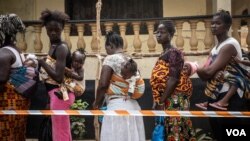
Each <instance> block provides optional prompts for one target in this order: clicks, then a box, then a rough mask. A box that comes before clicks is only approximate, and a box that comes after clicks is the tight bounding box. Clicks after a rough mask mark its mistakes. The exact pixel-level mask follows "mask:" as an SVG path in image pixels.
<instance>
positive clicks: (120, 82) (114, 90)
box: [106, 74, 145, 99]
mask: <svg viewBox="0 0 250 141" xmlns="http://www.w3.org/2000/svg"><path fill="white" fill-rule="evenodd" d="M128 85H129V83H128V82H127V81H125V80H124V79H123V78H122V77H120V76H118V75H116V74H113V75H112V77H111V80H110V85H109V88H108V90H107V92H106V93H107V94H108V95H125V96H127V95H128ZM135 85H136V86H135V91H134V93H133V94H132V96H131V98H132V99H138V98H140V97H141V96H142V95H143V94H144V90H145V83H144V80H143V79H142V78H141V77H140V78H139V79H137V80H136V84H135Z"/></svg>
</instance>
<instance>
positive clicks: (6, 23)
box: [0, 14, 30, 141]
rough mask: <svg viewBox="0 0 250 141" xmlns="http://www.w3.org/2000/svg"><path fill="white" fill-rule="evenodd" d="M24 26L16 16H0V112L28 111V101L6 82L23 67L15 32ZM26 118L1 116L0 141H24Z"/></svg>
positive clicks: (21, 29)
mask: <svg viewBox="0 0 250 141" xmlns="http://www.w3.org/2000/svg"><path fill="white" fill-rule="evenodd" d="M24 30H25V26H24V24H23V22H22V20H21V19H20V18H19V17H18V16H17V15H16V14H7V15H0V64H1V67H0V110H28V109H29V105H30V101H29V100H28V99H26V98H24V97H22V96H21V95H20V94H18V93H17V92H16V91H15V90H14V87H13V86H11V84H10V83H9V82H8V80H9V79H10V74H11V70H12V69H16V68H19V67H22V66H23V63H22V62H23V61H24V56H23V55H22V54H21V51H20V50H19V49H18V48H17V47H16V34H17V32H24ZM26 120H27V117H26V116H21V115H4V116H3V115H1V116H0V140H1V141H25V133H26Z"/></svg>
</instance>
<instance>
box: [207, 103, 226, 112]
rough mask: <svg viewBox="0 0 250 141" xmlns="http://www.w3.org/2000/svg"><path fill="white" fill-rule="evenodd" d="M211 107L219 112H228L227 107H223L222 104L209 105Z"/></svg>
mask: <svg viewBox="0 0 250 141" xmlns="http://www.w3.org/2000/svg"><path fill="white" fill-rule="evenodd" d="M209 106H211V107H213V108H216V109H219V110H223V111H226V110H227V106H228V105H226V106H222V105H221V104H219V103H217V102H214V103H209Z"/></svg>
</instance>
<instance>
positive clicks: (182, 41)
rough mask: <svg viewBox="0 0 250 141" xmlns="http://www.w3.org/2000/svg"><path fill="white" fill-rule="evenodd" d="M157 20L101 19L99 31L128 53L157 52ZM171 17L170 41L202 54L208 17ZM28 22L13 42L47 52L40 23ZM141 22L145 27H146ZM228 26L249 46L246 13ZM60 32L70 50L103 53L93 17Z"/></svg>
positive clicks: (208, 44) (208, 36)
mask: <svg viewBox="0 0 250 141" xmlns="http://www.w3.org/2000/svg"><path fill="white" fill-rule="evenodd" d="M241 19H244V20H245V21H247V26H245V27H244V34H243V32H242V27H241V25H240V23H241ZM159 20H160V19H156V20H154V19H148V20H141V21H140V20H138V21H134V20H132V21H130V20H128V21H126V20H121V21H118V20H117V21H116V20H113V21H112V20H111V21H105V22H104V21H102V22H101V26H104V27H105V29H104V31H103V32H102V33H103V34H104V32H105V31H110V30H114V31H115V32H117V33H119V34H120V35H121V37H122V38H123V40H124V50H125V51H127V52H128V53H129V54H132V53H133V52H136V53H140V54H147V56H150V55H149V54H151V55H152V54H159V53H160V52H161V51H162V49H161V47H160V45H159V44H158V43H157V41H156V38H155V35H154V32H155V31H156V30H157V29H155V27H157V25H156V24H158V23H159ZM162 20H164V19H162ZM173 21H174V23H175V26H176V33H175V35H174V38H173V44H174V46H176V47H177V48H179V49H181V50H183V51H184V52H186V54H191V55H194V54H204V53H205V52H207V51H208V50H210V49H211V48H212V47H213V45H214V43H215V41H214V37H213V35H212V33H211V18H210V17H207V16H206V17H204V18H202V17H199V18H194V17H192V18H191V19H189V18H188V17H185V18H177V19H173ZM184 23H185V24H184ZM73 25H74V26H75V27H76V32H75V34H76V35H72V31H71V29H72V28H71V27H72V26H73ZM28 26H32V27H33V30H34V31H33V34H28V36H29V37H28V36H26V34H19V35H18V36H19V38H18V40H17V46H18V47H19V48H20V49H21V50H22V51H23V52H27V50H29V52H32V51H31V50H33V52H34V53H42V50H43V52H47V50H48V47H46V48H43V44H45V45H46V46H47V44H48V43H49V40H48V38H47V35H46V31H45V29H44V27H42V25H41V24H39V22H37V21H35V22H34V23H33V24H32V23H29V24H28ZM129 26H130V27H129ZM143 26H144V27H146V30H145V28H144V27H143ZM128 27H129V28H130V29H132V31H130V32H129V34H128V31H127V30H128ZM143 28H144V30H145V31H143V34H142V29H143ZM86 29H89V30H90V31H89V33H91V34H90V35H89V34H88V35H86V33H85V31H86ZM231 29H232V30H231V31H232V33H231V34H232V36H233V37H235V38H236V39H237V40H238V41H239V42H240V43H241V45H242V48H243V49H245V50H250V33H249V32H248V31H249V29H250V19H248V18H246V17H243V18H239V17H237V18H234V19H233V24H232V28H231ZM145 32H146V34H145ZM243 35H244V36H243ZM30 36H32V37H30ZM62 36H63V37H64V38H63V39H64V40H65V42H67V44H68V45H69V47H70V48H71V50H72V51H73V50H75V49H76V48H84V49H85V50H86V51H87V54H95V53H99V52H100V53H104V54H105V49H104V43H105V42H104V41H105V38H101V41H100V44H101V45H100V46H99V47H98V41H97V31H96V23H95V21H93V22H90V21H88V22H84V21H79V22H77V21H74V22H69V23H68V24H66V25H65V27H64V34H63V35H62ZM103 36H104V35H103ZM27 38H28V39H33V40H32V41H33V42H34V43H33V44H30V43H28V44H27V40H25V39H27ZM29 41H30V40H29ZM243 41H244V42H243ZM31 45H32V46H31ZM128 47H129V48H128ZM30 48H31V49H30Z"/></svg>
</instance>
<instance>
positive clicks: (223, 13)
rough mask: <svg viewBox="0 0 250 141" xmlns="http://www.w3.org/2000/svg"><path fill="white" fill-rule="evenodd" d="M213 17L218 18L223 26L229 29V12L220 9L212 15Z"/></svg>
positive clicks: (230, 21) (230, 18)
mask: <svg viewBox="0 0 250 141" xmlns="http://www.w3.org/2000/svg"><path fill="white" fill-rule="evenodd" d="M214 16H219V17H220V18H221V20H222V21H223V22H224V23H225V25H227V27H228V29H229V28H230V27H231V25H232V17H231V15H230V13H229V11H226V10H224V9H221V10H219V11H218V12H216V13H215V14H214Z"/></svg>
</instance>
